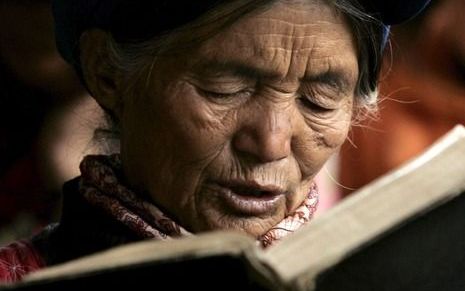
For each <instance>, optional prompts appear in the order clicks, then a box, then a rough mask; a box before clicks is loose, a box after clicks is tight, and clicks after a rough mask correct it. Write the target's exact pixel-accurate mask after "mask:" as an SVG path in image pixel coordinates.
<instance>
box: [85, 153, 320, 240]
mask: <svg viewBox="0 0 465 291" xmlns="http://www.w3.org/2000/svg"><path fill="white" fill-rule="evenodd" d="M80 169H81V173H82V176H81V181H80V185H79V192H80V193H81V195H83V196H84V197H85V199H86V200H87V201H88V202H89V203H91V204H92V205H94V206H96V207H98V208H101V209H103V210H104V211H105V212H106V213H108V214H109V215H111V216H112V217H114V218H115V219H116V220H118V221H120V222H121V223H123V224H124V225H126V226H127V227H129V228H130V229H131V230H132V231H134V232H135V233H137V234H138V235H139V236H140V237H141V238H146V239H147V238H151V239H159V240H168V239H172V238H175V237H179V236H188V235H192V233H190V232H189V231H187V230H185V229H184V228H183V227H182V226H180V225H179V224H177V223H176V222H175V221H173V220H172V219H171V218H169V217H168V216H166V215H165V214H164V213H163V212H162V211H161V210H160V209H159V208H158V207H156V206H155V205H154V204H152V203H151V202H149V201H147V200H145V199H144V198H143V197H141V196H138V195H136V193H134V192H133V191H131V190H130V189H128V188H127V187H126V186H124V185H123V184H122V183H121V182H120V180H119V178H120V177H121V160H120V156H119V155H111V156H87V157H85V158H84V160H83V161H82V163H81V165H80ZM317 204H318V193H317V188H316V186H315V185H313V186H312V187H311V189H310V191H309V192H308V196H307V198H306V199H305V200H304V202H303V203H302V205H300V206H299V207H298V208H297V209H296V211H295V212H294V213H293V214H291V215H289V216H287V217H285V218H284V219H283V220H282V221H281V222H279V223H278V224H277V225H276V226H274V227H273V228H271V229H270V230H269V231H268V232H267V233H265V234H264V235H262V236H261V237H259V238H257V242H258V244H260V245H261V246H263V247H268V246H270V245H272V244H274V243H275V242H277V241H279V240H280V239H282V238H283V237H285V236H286V235H288V234H290V233H292V232H294V231H296V230H297V229H299V228H300V227H301V226H302V225H304V224H305V223H307V222H308V221H309V220H310V219H311V217H312V216H313V213H314V212H315V210H316V207H317Z"/></svg>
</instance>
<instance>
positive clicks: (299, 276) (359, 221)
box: [263, 126, 465, 290]
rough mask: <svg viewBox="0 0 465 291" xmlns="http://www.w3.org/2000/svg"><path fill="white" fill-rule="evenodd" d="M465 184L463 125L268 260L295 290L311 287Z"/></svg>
mask: <svg viewBox="0 0 465 291" xmlns="http://www.w3.org/2000/svg"><path fill="white" fill-rule="evenodd" d="M464 190H465V128H464V127H463V126H457V127H456V128H454V129H453V130H452V131H451V132H449V133H448V134H447V135H446V136H445V137H443V138H442V139H440V140H439V141H438V142H437V143H435V144H434V145H433V146H432V147H431V148H430V149H429V150H427V151H426V152H425V153H424V154H422V155H421V156H419V157H417V158H416V159H414V160H412V161H410V162H408V163H407V164H405V165H404V166H403V167H400V168H399V169H398V170H395V171H393V172H391V173H389V174H387V175H385V176H383V177H381V178H380V179H378V180H376V181H374V182H373V183H371V184H369V185H367V186H365V187H364V188H362V189H360V190H359V191H357V192H356V193H354V194H353V195H351V196H350V197H349V198H347V199H345V200H344V201H343V202H341V203H340V204H339V205H337V206H336V207H334V208H333V209H332V210H330V211H328V212H327V213H326V214H324V215H323V216H321V217H319V218H317V219H315V220H314V221H312V222H311V223H310V224H309V225H308V226H306V227H304V228H303V229H302V230H301V231H299V232H297V233H295V234H294V235H292V236H290V237H288V238H286V239H285V240H284V241H283V242H282V243H281V244H279V245H277V246H276V247H272V248H270V249H269V251H268V252H267V253H266V254H265V255H264V257H263V260H264V262H265V264H268V265H269V267H270V268H271V269H274V270H276V273H277V274H278V275H279V276H280V278H281V280H283V281H285V282H288V283H289V284H290V285H291V286H292V289H293V290H311V289H312V284H313V283H314V279H315V277H316V276H317V275H318V274H319V273H320V272H322V271H324V270H326V269H327V268H329V267H331V266H333V265H335V264H337V263H338V262H340V261H341V260H342V259H344V258H345V257H347V256H348V255H349V254H351V253H353V252H354V251H355V250H357V248H358V247H360V246H361V245H363V244H364V243H367V242H369V241H371V240H373V239H375V238H376V237H378V236H379V235H380V234H382V233H384V232H386V231H388V230H389V229H392V228H393V227H394V226H397V225H399V224H401V223H402V222H403V221H405V220H406V219H408V218H411V217H413V216H415V215H418V214H420V213H422V212H425V211H427V210H428V209H431V207H433V206H437V205H439V204H441V203H443V202H446V201H448V200H450V199H452V198H453V197H455V196H456V195H458V194H460V193H461V192H463V191H464Z"/></svg>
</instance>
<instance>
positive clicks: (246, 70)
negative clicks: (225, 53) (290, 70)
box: [193, 60, 279, 80]
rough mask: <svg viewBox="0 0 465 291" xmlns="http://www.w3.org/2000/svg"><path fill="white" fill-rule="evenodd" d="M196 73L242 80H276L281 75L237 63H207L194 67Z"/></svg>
mask: <svg viewBox="0 0 465 291" xmlns="http://www.w3.org/2000/svg"><path fill="white" fill-rule="evenodd" d="M193 68H194V72H196V73H200V74H202V75H205V74H206V75H210V76H217V75H223V74H228V75H231V76H239V77H241V78H246V79H251V80H258V79H276V78H279V74H277V73H275V72H271V71H267V70H264V69H261V68H257V67H252V66H250V65H248V64H245V63H241V62H237V61H215V60H213V61H207V62H202V63H198V64H196V65H194V67H193Z"/></svg>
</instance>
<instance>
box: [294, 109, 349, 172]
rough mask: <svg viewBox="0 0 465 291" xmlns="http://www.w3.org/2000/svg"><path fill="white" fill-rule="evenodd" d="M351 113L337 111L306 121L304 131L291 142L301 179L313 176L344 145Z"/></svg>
mask: <svg viewBox="0 0 465 291" xmlns="http://www.w3.org/2000/svg"><path fill="white" fill-rule="evenodd" d="M351 116H352V115H351V111H349V110H339V111H338V112H337V113H335V114H334V116H331V117H328V118H318V117H315V116H314V117H312V118H310V119H306V121H305V123H306V124H305V127H304V130H302V131H301V132H300V134H298V135H296V137H295V138H294V140H293V151H294V155H295V157H296V160H297V162H298V163H299V165H300V168H301V172H302V176H303V179H307V178H309V177H312V176H313V175H315V174H316V173H317V172H318V171H319V170H320V169H321V167H322V166H323V165H324V163H325V162H326V161H327V160H328V159H329V157H330V156H331V155H332V154H333V153H335V152H336V151H337V150H338V149H339V147H340V146H341V145H342V144H343V143H344V141H345V139H346V137H347V133H348V130H349V127H350V122H351Z"/></svg>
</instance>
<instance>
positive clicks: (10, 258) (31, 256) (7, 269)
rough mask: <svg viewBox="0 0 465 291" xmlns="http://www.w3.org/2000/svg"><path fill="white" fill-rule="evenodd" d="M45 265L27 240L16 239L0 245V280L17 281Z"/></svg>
mask: <svg viewBox="0 0 465 291" xmlns="http://www.w3.org/2000/svg"><path fill="white" fill-rule="evenodd" d="M43 267H45V263H44V261H43V259H42V257H41V255H40V254H39V252H38V251H37V250H36V249H35V247H34V246H33V245H32V244H31V242H29V241H26V240H21V241H16V242H13V243H11V244H9V245H7V246H4V247H0V282H16V281H19V280H21V278H22V277H23V276H24V275H26V274H28V273H30V272H33V271H36V270H38V269H41V268H43Z"/></svg>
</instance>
